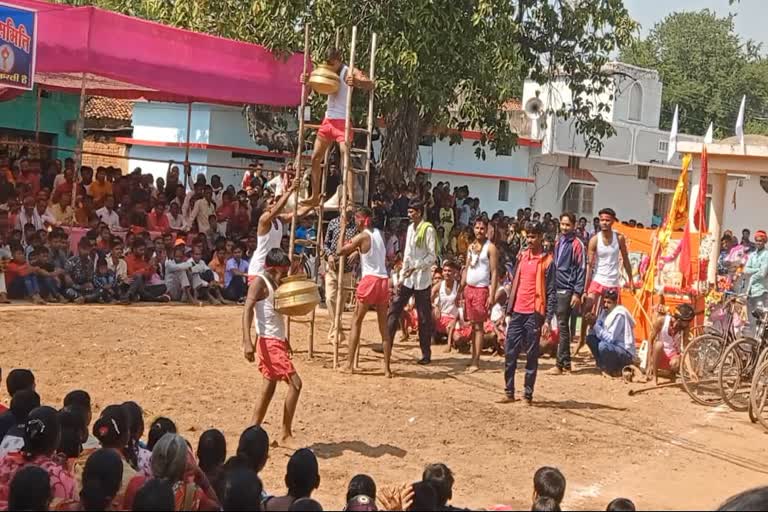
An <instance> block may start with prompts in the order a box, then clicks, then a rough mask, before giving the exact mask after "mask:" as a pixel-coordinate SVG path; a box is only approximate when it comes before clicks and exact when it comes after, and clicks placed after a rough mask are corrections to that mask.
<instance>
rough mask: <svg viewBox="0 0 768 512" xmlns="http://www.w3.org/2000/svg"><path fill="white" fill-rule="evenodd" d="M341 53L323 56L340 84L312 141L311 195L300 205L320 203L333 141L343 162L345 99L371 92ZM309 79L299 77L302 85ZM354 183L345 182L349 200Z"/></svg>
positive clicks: (369, 82) (371, 84)
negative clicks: (355, 92)
mask: <svg viewBox="0 0 768 512" xmlns="http://www.w3.org/2000/svg"><path fill="white" fill-rule="evenodd" d="M341 59H342V57H341V51H340V50H339V49H338V48H329V49H328V51H327V52H326V54H325V62H326V64H327V65H328V66H330V67H331V69H332V70H333V71H334V72H335V73H336V74H338V75H339V78H340V79H341V85H340V86H339V90H338V91H337V92H336V93H335V94H330V95H328V107H327V108H326V111H325V118H324V119H323V123H322V124H321V126H320V130H319V131H318V132H317V137H316V138H315V149H314V151H313V152H312V195H311V196H310V197H308V198H307V199H306V200H304V201H303V202H302V204H305V205H307V206H317V205H319V204H320V194H321V193H322V191H321V190H320V181H321V178H322V168H321V165H322V163H323V158H324V157H325V152H326V150H327V149H328V148H329V147H330V146H331V144H333V143H334V142H338V143H339V148H340V149H341V157H342V162H343V161H345V155H346V153H347V150H348V148H347V145H346V137H345V133H344V132H345V129H346V120H347V97H348V96H349V95H350V94H351V93H352V88H357V89H363V90H365V91H370V90H372V89H373V88H374V82H373V80H371V79H370V78H368V77H367V76H366V75H365V73H363V72H362V71H360V70H359V69H357V68H355V69H354V70H350V69H349V67H348V66H347V65H346V64H344V63H343V62H342V60H341ZM308 80H309V76H308V75H302V76H301V82H302V83H305V82H307V81H308ZM349 135H350V136H349V140H350V141H351V140H352V134H351V133H350V134H349ZM353 181H354V180H352V179H350V180H348V183H347V193H348V194H349V195H348V197H349V198H350V200H351V199H352V198H353V197H354V195H353V191H354V186H353V185H352V183H353Z"/></svg>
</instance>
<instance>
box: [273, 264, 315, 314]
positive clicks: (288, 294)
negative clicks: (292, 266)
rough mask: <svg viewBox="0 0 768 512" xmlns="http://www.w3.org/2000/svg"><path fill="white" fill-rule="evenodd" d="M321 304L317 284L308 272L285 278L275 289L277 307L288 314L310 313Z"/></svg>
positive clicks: (280, 311) (279, 310)
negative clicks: (308, 275) (309, 276)
mask: <svg viewBox="0 0 768 512" xmlns="http://www.w3.org/2000/svg"><path fill="white" fill-rule="evenodd" d="M318 304H320V293H319V292H318V290H317V284H316V283H315V282H314V281H312V280H310V279H309V278H308V277H307V275H306V274H295V275H292V276H288V277H286V278H284V279H283V280H282V281H281V282H280V286H279V287H278V288H277V290H276V291H275V309H276V310H277V311H278V312H279V313H282V314H283V315H287V316H304V315H308V314H309V313H311V312H312V310H313V309H315V306H317V305H318Z"/></svg>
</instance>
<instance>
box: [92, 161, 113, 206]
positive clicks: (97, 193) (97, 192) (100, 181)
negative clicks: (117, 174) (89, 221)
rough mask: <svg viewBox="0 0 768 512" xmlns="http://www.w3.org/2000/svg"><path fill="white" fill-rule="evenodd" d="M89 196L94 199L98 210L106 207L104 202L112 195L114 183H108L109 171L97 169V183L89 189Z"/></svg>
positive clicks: (101, 168)
mask: <svg viewBox="0 0 768 512" xmlns="http://www.w3.org/2000/svg"><path fill="white" fill-rule="evenodd" d="M88 195H89V196H91V197H92V198H93V204H94V206H95V207H96V208H101V207H102V206H104V200H105V199H106V198H107V196H111V195H112V183H110V182H109V181H107V170H106V169H105V168H103V167H99V168H97V169H96V181H94V182H93V183H91V185H90V186H89V187H88Z"/></svg>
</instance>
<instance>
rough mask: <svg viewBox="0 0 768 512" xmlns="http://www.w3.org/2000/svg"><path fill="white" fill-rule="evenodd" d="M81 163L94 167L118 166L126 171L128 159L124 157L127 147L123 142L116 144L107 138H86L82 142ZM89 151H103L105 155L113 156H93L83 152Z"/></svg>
mask: <svg viewBox="0 0 768 512" xmlns="http://www.w3.org/2000/svg"><path fill="white" fill-rule="evenodd" d="M83 151H84V154H83V165H87V166H90V167H93V168H94V169H96V168H97V167H109V166H112V167H118V168H120V169H122V170H123V172H127V168H128V160H126V159H125V158H121V157H125V156H126V155H127V152H128V151H127V148H126V146H125V144H118V143H116V142H114V141H112V140H109V139H101V138H100V139H90V138H89V139H86V140H85V141H84V142H83ZM89 151H92V152H94V153H103V154H105V155H114V156H95V155H88V154H85V153H87V152H89Z"/></svg>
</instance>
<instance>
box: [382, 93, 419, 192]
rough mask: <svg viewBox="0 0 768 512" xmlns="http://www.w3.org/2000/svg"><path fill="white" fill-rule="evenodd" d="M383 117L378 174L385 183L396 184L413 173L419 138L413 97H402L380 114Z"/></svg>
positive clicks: (415, 105) (416, 106) (417, 119)
mask: <svg viewBox="0 0 768 512" xmlns="http://www.w3.org/2000/svg"><path fill="white" fill-rule="evenodd" d="M384 121H385V123H386V128H385V129H386V132H385V133H384V140H383V141H382V145H381V176H382V177H383V178H384V179H385V180H386V181H387V182H388V183H391V184H399V183H402V182H403V181H404V180H405V181H408V180H409V179H410V178H411V177H412V176H413V175H414V174H415V169H414V168H415V167H416V158H417V156H418V154H419V142H420V141H421V118H420V117H419V107H418V105H417V104H416V101H415V100H409V101H403V102H402V103H401V104H400V107H398V108H397V109H396V110H394V111H392V112H390V113H388V114H387V115H385V116H384Z"/></svg>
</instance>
